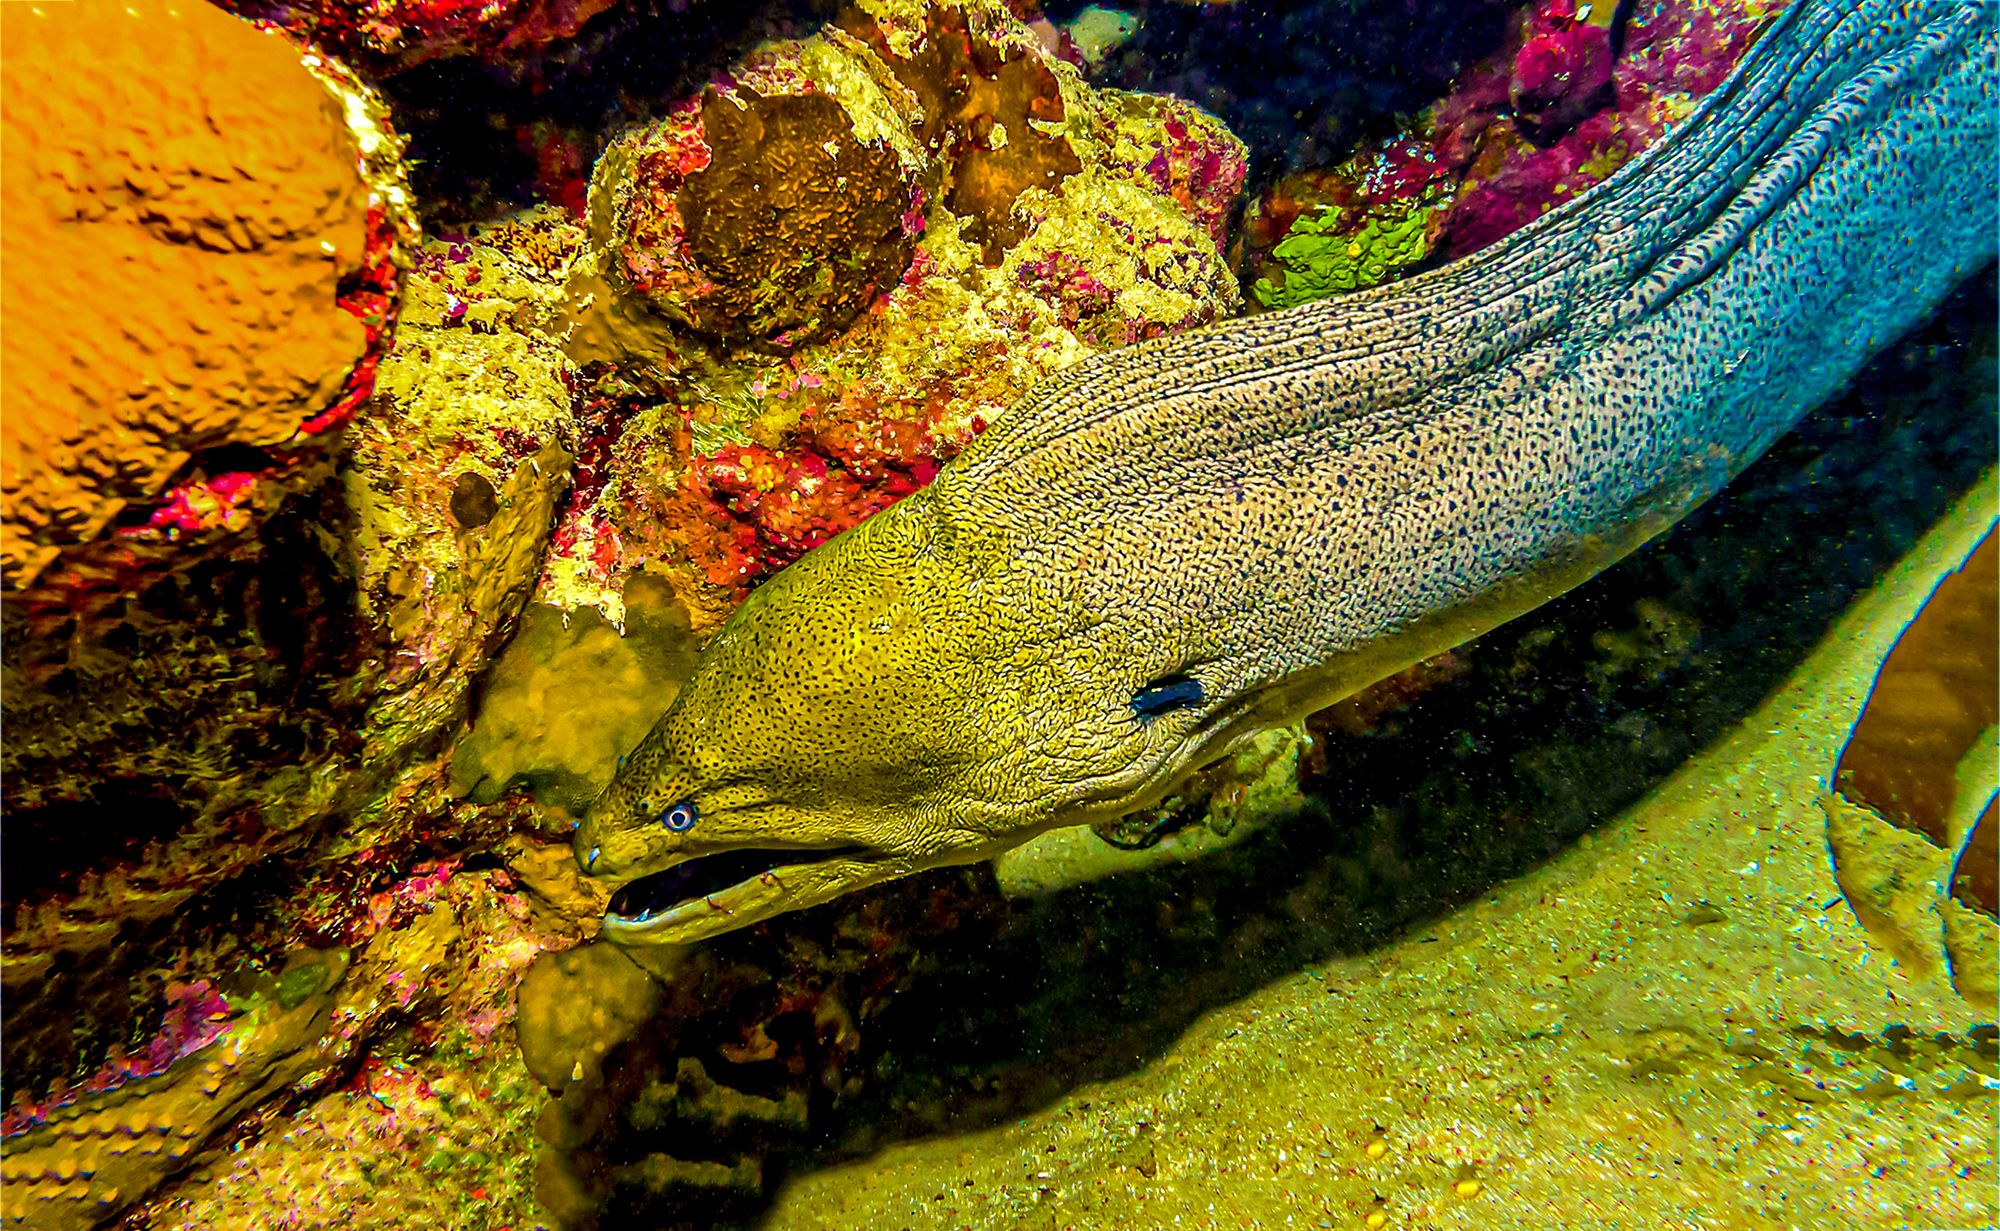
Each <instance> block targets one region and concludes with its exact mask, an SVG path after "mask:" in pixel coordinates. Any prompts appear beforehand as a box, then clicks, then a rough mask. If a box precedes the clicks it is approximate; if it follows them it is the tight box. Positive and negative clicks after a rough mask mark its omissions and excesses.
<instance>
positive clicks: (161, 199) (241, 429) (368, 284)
mask: <svg viewBox="0 0 2000 1231" xmlns="http://www.w3.org/2000/svg"><path fill="white" fill-rule="evenodd" d="M5 21H6V38H7V44H8V73H7V85H6V90H5V92H4V126H5V136H6V141H7V143H8V146H9V148H11V149H14V150H16V151H19V153H20V156H19V157H14V158H9V159H8V160H7V164H6V169H5V176H4V181H0V194H4V199H5V202H6V210H7V227H6V233H5V241H4V242H5V249H4V254H0V255H4V260H5V262H6V264H7V266H8V268H9V269H10V270H11V271H14V272H12V273H11V274H10V276H9V279H8V286H7V300H6V330H5V342H4V344H0V345H4V349H0V367H4V371H5V377H4V380H5V384H4V387H0V392H3V393H4V397H5V399H6V403H7V408H8V411H7V416H6V426H5V431H4V432H0V482H4V483H5V485H6V488H7V493H8V516H7V519H6V524H5V526H4V527H0V567H4V572H5V576H4V584H5V586H6V589H7V591H8V597H9V599H10V601H14V602H17V603H18V602H27V603H31V604H36V605H41V606H47V607H52V608H55V609H57V610H58V611H61V612H67V611H69V610H72V609H74V608H75V607H76V606H78V605H79V604H81V603H82V602H84V601H85V599H84V597H83V596H82V594H80V593H79V592H84V593H88V592H92V591H107V592H111V593H114V594H115V593H116V592H118V591H121V590H126V589H130V588H132V587H134V586H135V585H137V584H138V582H139V580H140V579H141V578H142V577H144V576H145V575H146V566H147V562H148V561H149V560H156V559H157V558H158V557H161V556H164V557H168V558H171V559H175V560H178V559H182V558H185V557H186V555H187V554H188V553H187V544H188V543H190V542H198V541H206V540H212V539H215V538H218V537H229V536H233V535H236V534H238V533H240V532H241V531H243V530H244V529H246V528H247V527H248V526H250V525H251V524H252V523H254V522H255V521H256V520H258V518H259V517H260V516H261V515H263V514H266V513H268V512H269V511H270V509H271V508H272V507H273V506H274V505H275V504H276V503H277V502H278V501H280V500H282V499H283V498H284V496H285V495H286V494H287V493H288V492H290V491H294V490H297V488H298V487H299V486H300V485H301V484H302V483H303V482H306V481H308V480H310V479H311V478H312V477H313V476H314V475H316V474H321V473H323V469H322V468H319V467H317V466H316V464H317V463H323V462H324V459H325V458H326V457H327V456H328V447H327V446H328V442H329V440H330V438H331V436H330V429H332V428H334V427H336V426H338V425H339V424H340V423H342V422H344V421H345V420H346V419H347V418H348V416H349V415H350V414H351V413H352V411H353V409H354V407H355V406H356V405H357V404H358V403H359V402H360V401H361V400H362V399H364V398H366V397H367V395H368V392H369V387H370V383H371V380H372V377H373V374H374V368H375V364H376V362H377V361H378V360H379V359H380V357H381V354H382V351H383V349H384V348H385V345H386V343H387V338H388V330H389V328H390V325H391V324H392V322H393V318H394V303H395V294H396V286H397V283H398V281H399V280H400V276H401V271H402V267H403V265H404V264H405V263H406V258H407V254H406V252H405V247H406V244H407V242H408V240H409V238H410V227H411V223H410V220H409V213H408V210H409V206H408V202H407V200H406V191H405V189H404V187H403V183H402V175H401V168H400V165H399V163H398V159H397V151H398V149H399V146H398V144H397V141H396V139H395V137H394V136H393V135H392V134H391V133H390V132H389V131H388V130H387V128H386V125H385V117H384V114H383V112H382V110H381V108H380V106H379V104H378V103H377V102H375V100H374V98H373V96H372V95H370V94H369V93H368V92H367V90H366V89H365V88H364V87H362V86H361V85H360V84H359V83H358V82H357V81H356V80H354V79H353V78H352V77H350V76H349V75H347V74H346V72H345V70H342V69H340V68H339V67H338V66H337V65H334V64H331V63H329V62H327V61H325V60H323V59H320V58H318V57H314V56H306V55H302V53H301V52H300V51H299V49H298V48H296V47H294V46H292V45H291V44H290V43H288V42H286V41H285V40H284V39H282V38H280V37H277V36H275V35H271V34H266V33H262V32H259V31H258V30H256V29H254V28H252V27H251V26H249V25H247V24H245V23H244V22H241V21H238V20H236V19H235V18H232V17H229V16H227V15H225V14H222V13H219V12H217V11H215V10H213V9H211V8H209V7H207V6H205V5H197V6H192V7H183V8H172V7H169V6H166V5H161V4H153V3H146V4H133V5H129V6H121V7H117V8H112V9H100V8H97V7H95V6H89V5H51V6H41V7H35V6H25V5H16V6H11V7H9V8H8V9H7V10H6V18H5ZM28 271H32V272H28ZM274 305H282V308H279V307H275V306H274ZM59 562H61V563H62V564H63V566H64V567H63V568H61V569H57V568H56V566H57V565H58V563H59Z"/></svg>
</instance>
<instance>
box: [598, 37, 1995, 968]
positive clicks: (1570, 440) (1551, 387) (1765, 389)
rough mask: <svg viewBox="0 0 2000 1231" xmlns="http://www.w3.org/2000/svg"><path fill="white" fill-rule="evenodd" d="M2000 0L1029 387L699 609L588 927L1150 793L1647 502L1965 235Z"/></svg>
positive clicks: (1723, 456) (1894, 328)
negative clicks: (959, 446)
mask: <svg viewBox="0 0 2000 1231" xmlns="http://www.w3.org/2000/svg"><path fill="white" fill-rule="evenodd" d="M1994 26H1995V21H1994V7H1993V6H1992V5H1991V4H1967V3H1938V2H1918V3H1909V4H1890V3H1879V2H1875V0H1858V2H1857V0H1849V2H1847V3H1833V2H1815V0H1803V2H1802V3H1799V4H1797V5H1795V6H1794V7H1793V8H1792V9H1791V10H1789V11H1788V12H1787V13H1786V14H1785V16H1784V17H1783V18H1782V19H1781V20H1780V21H1779V23H1778V24H1777V25H1776V26H1775V27H1774V28H1773V29H1772V30H1771V31H1770V32H1769V33H1767V34H1766V35H1765V36H1764V38H1763V39H1762V40H1761V41H1760V42H1759V43H1758V45H1757V46H1756V48H1755V49H1754V50H1753V51H1752V53H1751V54H1750V55H1749V56H1748V57H1746V59H1745V61H1744V63H1743V64H1742V65H1741V66H1740V67H1739V68H1738V71H1737V72H1736V74H1735V75H1734V76H1733V77H1732V78H1731V79H1730V81H1729V82H1728V83H1727V84H1726V85H1724V86H1723V87H1722V88H1721V89H1720V90H1718V91H1717V92H1716V93H1715V94H1714V95H1712V96H1711V97H1710V98H1709V99H1708V100H1707V101H1706V102H1705V103H1704V105H1703V106H1702V107H1701V108H1700V109H1699V110H1698V111H1697V112H1696V113H1695V114H1694V115H1693V116H1692V117H1690V118H1689V119H1688V121H1687V122H1686V123H1685V124H1684V125H1683V126H1682V127H1681V128H1679V129H1678V130H1676V131H1675V132H1673V133H1671V134H1669V136H1668V137H1667V138H1666V139H1665V140H1663V141H1662V142H1661V143H1660V144H1658V145H1657V146H1655V147H1654V148H1653V149H1652V150H1651V151H1649V152H1648V153H1647V154H1646V155H1645V156H1644V157H1642V158H1639V159H1637V160H1635V161H1633V162H1632V163H1631V164H1629V165H1627V166H1626V167H1625V168H1624V169H1623V170H1621V171H1620V172H1619V173H1618V174H1617V175H1615V176H1613V177H1612V178H1611V179H1610V180H1609V181H1607V182H1606V183H1604V184H1602V185H1600V186H1599V187H1598V188H1596V189H1595V190H1593V191H1592V192H1590V193H1587V194H1585V195H1584V196H1583V197H1581V198H1579V199H1578V200H1577V201H1576V202H1574V203H1573V204H1571V205H1570V206H1567V207H1565V208H1564V209H1562V210H1560V211H1557V212H1555V213H1553V214H1550V215H1548V216H1547V217H1544V218H1542V219H1541V220H1539V221H1537V222H1536V223H1534V224H1532V225H1530V226H1528V227H1527V228H1525V229H1523V230H1521V231H1520V232H1518V233H1516V234H1515V235H1514V236H1512V237H1510V238H1509V239H1507V240H1505V241H1503V242H1501V243H1499V244H1497V245H1495V246H1494V247H1492V248H1489V249H1487V250H1485V251H1483V252H1481V253H1479V254H1477V255H1476V256H1473V257H1471V258H1469V259H1467V260H1465V261H1462V262H1460V263H1458V264H1455V265H1452V266H1449V267H1447V268H1444V269H1441V270H1438V271H1435V272H1432V273H1429V274H1426V275H1424V276H1420V277H1417V278H1413V279H1410V280H1409V281H1407V282H1403V283H1399V284H1395V285H1391V286H1387V287H1384V288H1381V289H1379V290H1378V291H1375V292H1372V293H1367V294H1361V295H1356V296H1353V297H1350V298H1345V299H1339V300H1335V301H1332V302H1326V303H1316V304H1310V305H1306V306H1303V307H1300V308H1296V309H1293V310H1291V311H1287V312H1279V313H1273V314H1270V315H1266V316H1258V317H1254V318H1251V319H1246V320H1240V321H1234V322H1231V323H1228V324H1224V325H1222V326H1220V327H1216V328H1211V329H1207V330H1203V331H1200V332H1196V333H1190V334H1186V335H1183V336H1181V337H1177V338H1173V339H1168V340H1164V341H1160V342H1156V343H1151V344H1147V345H1141V346H1137V347H1133V348H1131V349H1129V350H1124V351H1119V352H1115V353H1112V354H1109V355H1105V356H1102V357H1100V358H1097V359H1094V360H1091V361H1089V362H1086V363H1082V364H1079V365H1077V366H1076V367H1074V368H1071V369H1069V370H1067V371H1065V372H1063V373H1061V374H1060V375H1058V376H1057V377H1055V378H1053V379H1051V380H1049V381H1047V382H1046V383H1044V384H1042V385H1040V386H1038V387H1037V388H1036V389H1035V390H1034V391H1033V392H1031V393H1030V394H1029V395H1028V396H1027V397H1026V398H1024V399H1023V400H1022V401H1021V402H1020V403H1019V404H1017V405H1016V406H1015V407H1014V408H1013V409H1012V410H1010V411H1009V412H1008V414H1007V415H1006V416H1004V417H1003V418H1002V419H1001V421H1000V422H999V423H997V424H996V425H994V427H992V428H991V429H990V430H989V431H987V432H986V433H985V435H983V436H981V437H980V438H979V439H978V440H977V441H976V442H975V443H974V444H973V445H972V446H971V447H970V448H968V449H967V450H966V451H965V453H964V454H963V455H962V456H961V457H959V458H958V459H957V460H956V461H955V462H954V463H953V464H952V465H951V466H949V467H947V468H946V469H945V470H944V472H943V473H942V474H940V475H939V476H938V479H937V481H936V482H935V483H934V484H933V485H932V486H931V487H929V488H928V489H926V490H924V491H922V492H919V493H917V494H916V495H913V496H911V497H910V498H908V499H907V500H904V501H903V502H902V503H901V504H898V505H896V506H895V507H894V508H892V509H890V510H889V511H887V512H885V513H883V514H881V515H879V516H877V517H876V518H874V519H873V520H872V521H869V522H867V523H865V524H864V525H862V526H861V527H859V528H858V529H856V530H853V531H850V532H849V533H847V534H845V535H842V536H841V537H840V538H838V539H836V540H834V541H833V542H831V543H828V544H827V545H825V546H824V547H822V548H820V549H819V550H817V551H815V552H813V553H811V554H810V555H808V556H807V557H806V558H805V559H803V560H801V561H800V562H799V563H797V564H795V565H793V566H792V567H791V568H790V569H788V570H786V571H785V572H784V573H782V574H780V575H779V576H778V577H776V578H775V579H774V580H772V581H771V582H770V583H769V584H768V585H766V586H764V587H763V588H762V589H760V590H758V591H757V592H756V593H754V594H753V595H752V596H751V597H750V599H749V601H748V602H746V603H745V604H744V605H743V607H742V608H741V610H739V611H738V612H737V613H736V615H735V616H734V617H733V618H732V619H731V620H730V621H729V623H728V624H727V625H726V626H725V627H724V628H723V630H722V631H721V632H720V633H719V634H718V635H717V637H716V639H715V641H714V642H713V643H712V644H711V645H710V646H709V647H708V649H707V650H706V652H705V654H704V655H703V657H702V659H701V661H700V663H699V665H698V667H697V669H696V671H695V673H694V676H693V678H692V679H691V681H690V682H689V683H688V684H687V686H686V687H685V688H684V689H683V690H682V692H681V693H680V695H679V696H678V698H677V699H676V701H675V703H674V706H673V708H672V710H671V711H670V712H669V713H668V714H667V715H666V716H665V717H664V718H663V719H661V721H660V723H659V725H658V726H657V727H656V728H655V729H654V730H653V731H652V733H651V734H650V735H648V736H647V737H646V739H645V740H644V741H643V742H642V743H641V744H640V746H639V747H638V748H637V749H636V750H634V752H633V753H632V755H631V756H630V758H629V759H628V762H627V764H626V765H625V766H624V768H623V770H622V771H621V773H620V775H619V777H618V778H617V779H616V780H615V781H614V782H613V784H612V785H611V787H610V789H609V790H607V791H606V792H605V794H604V796H603V797H602V798H601V799H600V800H599V801H598V802H597V803H596V804H595V805H594V806H593V807H592V809H591V810H590V812H589V814H588V816H587V817H586V818H585V820H584V822H583V824H582V826H581V828H580V830H579V831H578V834H577V842H576V845H577V857H578V859H579V860H580V861H581V862H582V863H583V865H584V867H585V868H586V870H588V871H590V872H593V873H595V874H597V875H599V876H604V877H607V878H610V879H612V880H613V881H616V882H631V883H627V884H625V885H624V887H623V888H622V889H620V891H619V892H618V893H617V894H616V895H614V897H613V898H612V902H611V911H610V912H609V913H608V914H607V916H606V932H607V934H608V935H609V936H610V937H611V938H613V939H615V940H619V941H621V942H625V943H646V942H659V941H687V940H694V939H698V938H701V937H703V936H708V935H712V934H715V933H718V932H722V931H727V930H729V929H731V928H735V927H740V926H743V925H744V924H747V923H752V922H755V921H757V920H759V919H764V918H767V917H769V916H771V915H773V914H775V913H777V912H779V911H784V910H791V909H795V908H797V907H801V906H806V905H810V904H813V903H816V902H822V901H825V900H826V899H828V898H831V897H833V896H835V895H836V894H840V893H844V892H847V891H849V890H851V889H854V888H857V887H860V886H862V885H867V884H872V883H875V882H878V881H882V880H885V879H888V878H889V877H893V876H898V875H903V874H906V873H908V872H911V871H915V870H917V869H920V868H925V867H931V866H936V865H940V864H947V863H961V862H967V861H971V860H975V859H980V858H984V857H986V856H990V855H992V854H995V853H997V852H998V851H1000V850H1003V849H1005V848H1006V847H1009V846H1012V845H1014V844H1016V843H1018V842H1021V841H1023V840H1025V839H1026V838H1028V837H1030V836H1032V835H1034V834H1036V833H1038V832H1040V831H1042V830H1045V829H1048V828H1050V827H1052V826H1057V825H1064V824H1071V823H1077V822H1085V821H1091V820H1096V819H1100V818H1103V817H1105V816H1108V815H1116V814H1121V813H1125V812H1128V811H1131V810H1134V809H1137V808H1141V807H1144V806H1146V805H1148V804H1150V803H1153V802H1157V801H1158V800H1159V799H1160V798H1161V797H1162V796H1163V795H1164V794H1165V793H1166V792H1167V791H1168V790H1169V789H1171V788H1172V787H1173V786H1174V785H1175V784H1176V783H1177V781H1178V780H1180V779H1182V778H1184V777H1185V776H1186V775H1187V774H1188V773H1189V772H1190V771H1192V770H1194V769H1195V768H1197V767H1198V766H1200V765H1202V764H1204V763H1206V762H1209V761H1212V760H1214V759H1215V758H1216V757H1218V756H1220V755H1221V754H1222V753H1224V752H1225V751H1226V750H1227V749H1228V747H1229V746H1230V744H1231V743H1232V741H1235V740H1237V739H1239V738H1242V737H1244V736H1246V735H1248V734H1250V733H1252V732H1254V731H1256V730H1258V729H1259V728H1262V727H1264V726H1267V725H1270V724H1273V723H1278V722H1284V721H1289V720H1291V719H1294V718H1296V717H1297V716H1299V715H1301V714H1303V713H1305V712H1308V711H1310V710H1312V709H1315V708H1317V707H1319V706H1323V705H1326V704H1328V703H1330V702H1332V701H1334V700H1336V699H1338V698H1340V697H1343V696H1345V695H1347V694H1349V693H1352V692H1354V691H1355V690H1357V689H1359V688H1362V687H1364V686H1366V685H1368V684H1370V683H1372V682H1373V681H1375V680H1377V679H1380V678H1381V677H1383V676H1384V675H1387V674H1389V673H1391V672H1393V671H1396V670H1398V669H1400V668H1402V667H1404V666H1406V665H1408V664H1410V663H1412V662H1414V661H1416V660H1418V659H1420V658H1423V657H1425V656H1427V655H1430V654H1433V653H1435V652H1437V651H1439V650H1442V649H1444V648H1446V647H1449V646H1451V645H1454V644H1456V643H1459V642H1462V641H1464V640H1466V639H1468V638H1470V637H1474V636H1477V635H1478V634H1480V633H1481V632H1484V631H1485V630H1487V629H1490V628H1492V627H1493V626H1495V625H1497V624H1499V623H1501V622H1502V621H1505V620H1508V619H1511V618H1512V617H1514V616H1516V615H1519V614H1521V613H1522V612H1525V611H1527V610H1529V609H1530V608H1533V607H1535V606H1536V605H1537V604H1540V603H1542V602H1544V601H1546V600H1548V599H1549V598H1551V597H1553V596H1554V595H1556V594H1559V593H1561V592H1562V591H1563V590H1565V589H1568V588H1569V587H1571V586H1573V585H1575V584H1577V583H1578V582H1580V581H1582V580H1583V579H1585V578H1587V577H1589V576H1590V575H1592V574H1593V573H1595V572H1597V571H1598V570H1600V569H1603V568H1604V567H1605V566H1607V565H1609V564H1611V563H1612V562H1613V561H1615V560H1617V559H1618V558H1619V557H1620V556H1622V555H1624V554H1625V553H1627V552H1629V551H1631V550H1632V548H1634V547H1635V546H1637V545H1638V544H1639V543H1641V542H1644V541H1645V540H1646V539H1647V538H1649V537H1651V536H1652V535H1654V534H1657V533H1658V532H1659V531H1661V530H1663V529H1665V528H1666V527H1667V526H1669V525H1671V524H1672V523H1673V521H1674V520H1675V519H1676V518H1678V517H1680V516H1681V515H1682V514H1684V513H1685V512H1687V511H1688V510H1689V509H1690V508H1692V507H1694V506H1695V505H1696V504H1698V503H1699V502H1701V501H1702V500H1703V499H1705V498H1706V497H1708V496H1709V495H1711V494H1713V493H1714V492H1715V491H1716V490H1717V489H1718V488H1720V487H1721V486H1722V485H1723V484H1724V483H1725V482H1727V481H1728V480H1729V478H1730V477H1731V476H1733V475H1734V474H1736V473H1737V472H1738V471H1739V470H1741V469H1742V468H1743V467H1744V466H1746V465H1748V464H1749V462H1750V461H1751V460H1752V459H1754V458H1755V457H1756V456H1757V455H1758V454H1760V453H1762V452H1763V451H1764V450H1765V449H1766V448H1767V447H1769V446H1770V444H1771V443H1772V442H1773V441H1774V440H1776V439H1777V438H1778V437H1779V436H1780V435H1782V434H1783V433H1784V432H1785V431H1786V430H1787V429H1788V428H1790V427H1791V426H1792V424H1793V423H1794V422H1796V421H1797V420H1798V419H1799V417H1800V416H1801V415H1803V414H1804V413H1805V412H1807V411H1808V410H1810V409H1812V408H1813V407H1814V406H1816V405H1817V404H1818V403H1819V402H1820V401H1821V400H1822V399H1824V398H1825V397H1826V396H1827V395H1829V394H1830V393H1832V392H1833V391H1835V390H1836V389H1838V388H1839V387H1840V386H1841V385H1842V384H1843V383H1844V382H1846V381H1847V380H1848V378H1849V377H1850V376H1852V375H1853V374H1854V372H1855V370H1856V369H1857V368H1859V367H1860V366H1861V365H1862V363H1863V362H1865V361H1866V360H1867V359H1868V357H1869V356H1870V355H1872V354H1874V353H1875V352H1876V351H1877V350H1879V349H1880V348H1882V347H1883V346H1886V345H1887V344H1889V343H1890V342H1892V341H1894V340H1895V339H1896V338H1897V336H1898V335H1899V334H1901V333H1902V332H1903V331H1904V330H1905V329H1906V328H1908V327H1909V326H1910V325H1911V324H1913V323H1914V322H1915V321H1916V320H1918V319H1919V318H1920V317H1921V316H1923V315H1924V314H1925V313H1926V312H1927V311H1928V310H1929V309H1930V308H1931V307H1932V305H1934V304H1935V303H1936V302H1937V301H1938V300H1939V299H1940V298H1941V297H1942V296H1943V295H1944V294H1945V293H1946V292H1947V291H1948V290H1950V289H1951V287H1952V286H1953V285H1954V284H1955V283H1956V282H1958V281H1959V280H1960V279H1961V278H1963V277H1964V276H1966V275H1968V274H1970V273H1972V272H1974V271H1976V270H1977V269H1979V268H1980V267H1981V266H1983V265H1984V264H1985V263H1986V262H1988V261H1990V260H1992V259H1993V256H1994V246H1995V244H1994V202H1995V195H1996V169H1995V168H1996V140H2000V134H1996V128H2000V118H1996V102H1995V79H1996V73H2000V64H1996V38H1995V29H1994ZM1968 413H1990V412H1989V411H1986V410H1977V411H1974V410H1971V409H1969V410H1968Z"/></svg>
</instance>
